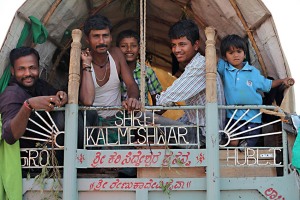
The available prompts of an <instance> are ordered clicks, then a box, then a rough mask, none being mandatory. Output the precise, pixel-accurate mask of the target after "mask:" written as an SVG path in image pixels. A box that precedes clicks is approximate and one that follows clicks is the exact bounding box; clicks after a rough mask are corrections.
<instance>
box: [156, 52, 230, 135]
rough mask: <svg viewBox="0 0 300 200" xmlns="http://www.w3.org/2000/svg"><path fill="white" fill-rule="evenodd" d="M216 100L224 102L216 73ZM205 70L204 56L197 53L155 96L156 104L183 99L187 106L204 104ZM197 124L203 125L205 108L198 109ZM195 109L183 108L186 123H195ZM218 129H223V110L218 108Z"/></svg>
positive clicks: (171, 103) (220, 84) (220, 81)
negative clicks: (165, 88)
mask: <svg viewBox="0 0 300 200" xmlns="http://www.w3.org/2000/svg"><path fill="white" fill-rule="evenodd" d="M216 79H217V101H218V104H219V105H224V104H225V97H224V91H223V85H222V80H221V78H220V76H219V74H217V78H216ZM205 89H206V70H205V57H204V56H202V55H200V53H197V54H196V55H195V56H194V58H193V59H192V60H191V61H190V63H189V64H188V65H187V66H186V67H185V71H184V73H183V74H182V75H181V76H180V77H179V78H178V79H177V80H175V81H174V83H173V84H172V85H171V86H170V87H168V88H167V90H166V91H164V92H162V93H161V95H157V96H156V100H157V105H163V106H171V105H173V102H180V101H185V104H186V105H188V106H192V105H205V102H206V98H205V96H206V95H205ZM198 114H199V119H198V122H199V125H200V126H205V109H200V110H199V112H198ZM196 116H197V115H196V110H185V114H184V116H183V117H182V118H187V119H188V121H187V123H192V124H197V118H196ZM219 118H220V120H219V129H220V130H223V128H224V127H223V124H224V119H225V110H223V109H220V110H219Z"/></svg>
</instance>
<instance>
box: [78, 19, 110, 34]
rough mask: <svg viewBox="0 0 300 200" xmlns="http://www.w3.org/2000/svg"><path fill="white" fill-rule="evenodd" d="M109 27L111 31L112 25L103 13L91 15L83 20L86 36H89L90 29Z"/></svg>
mask: <svg viewBox="0 0 300 200" xmlns="http://www.w3.org/2000/svg"><path fill="white" fill-rule="evenodd" d="M106 28H109V30H110V31H111V28H112V25H111V22H110V21H109V20H108V18H107V17H105V16H103V15H99V14H98V15H92V16H90V17H89V18H87V20H86V21H85V22H84V25H83V31H84V34H85V35H86V36H89V34H90V32H91V30H103V29H106Z"/></svg>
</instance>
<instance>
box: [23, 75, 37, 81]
mask: <svg viewBox="0 0 300 200" xmlns="http://www.w3.org/2000/svg"><path fill="white" fill-rule="evenodd" d="M27 78H31V79H35V78H34V77H33V76H25V77H23V78H21V81H23V80H25V79H27Z"/></svg>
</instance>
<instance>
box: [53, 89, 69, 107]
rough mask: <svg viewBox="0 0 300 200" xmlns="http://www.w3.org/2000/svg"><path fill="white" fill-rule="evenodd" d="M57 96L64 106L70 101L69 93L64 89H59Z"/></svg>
mask: <svg viewBox="0 0 300 200" xmlns="http://www.w3.org/2000/svg"><path fill="white" fill-rule="evenodd" d="M56 96H57V97H58V98H59V99H60V106H63V105H65V104H66V103H67V102H68V95H67V94H66V93H65V92H64V91H58V92H57V93H56Z"/></svg>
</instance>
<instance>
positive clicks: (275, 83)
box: [272, 78, 295, 88]
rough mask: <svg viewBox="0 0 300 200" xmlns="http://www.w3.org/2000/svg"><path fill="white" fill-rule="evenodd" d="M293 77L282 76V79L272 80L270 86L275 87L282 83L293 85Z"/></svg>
mask: <svg viewBox="0 0 300 200" xmlns="http://www.w3.org/2000/svg"><path fill="white" fill-rule="evenodd" d="M294 82H295V81H294V79H293V78H284V79H277V80H273V81H272V88H274V87H277V86H279V85H282V84H284V85H285V86H286V87H289V86H292V85H294Z"/></svg>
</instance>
